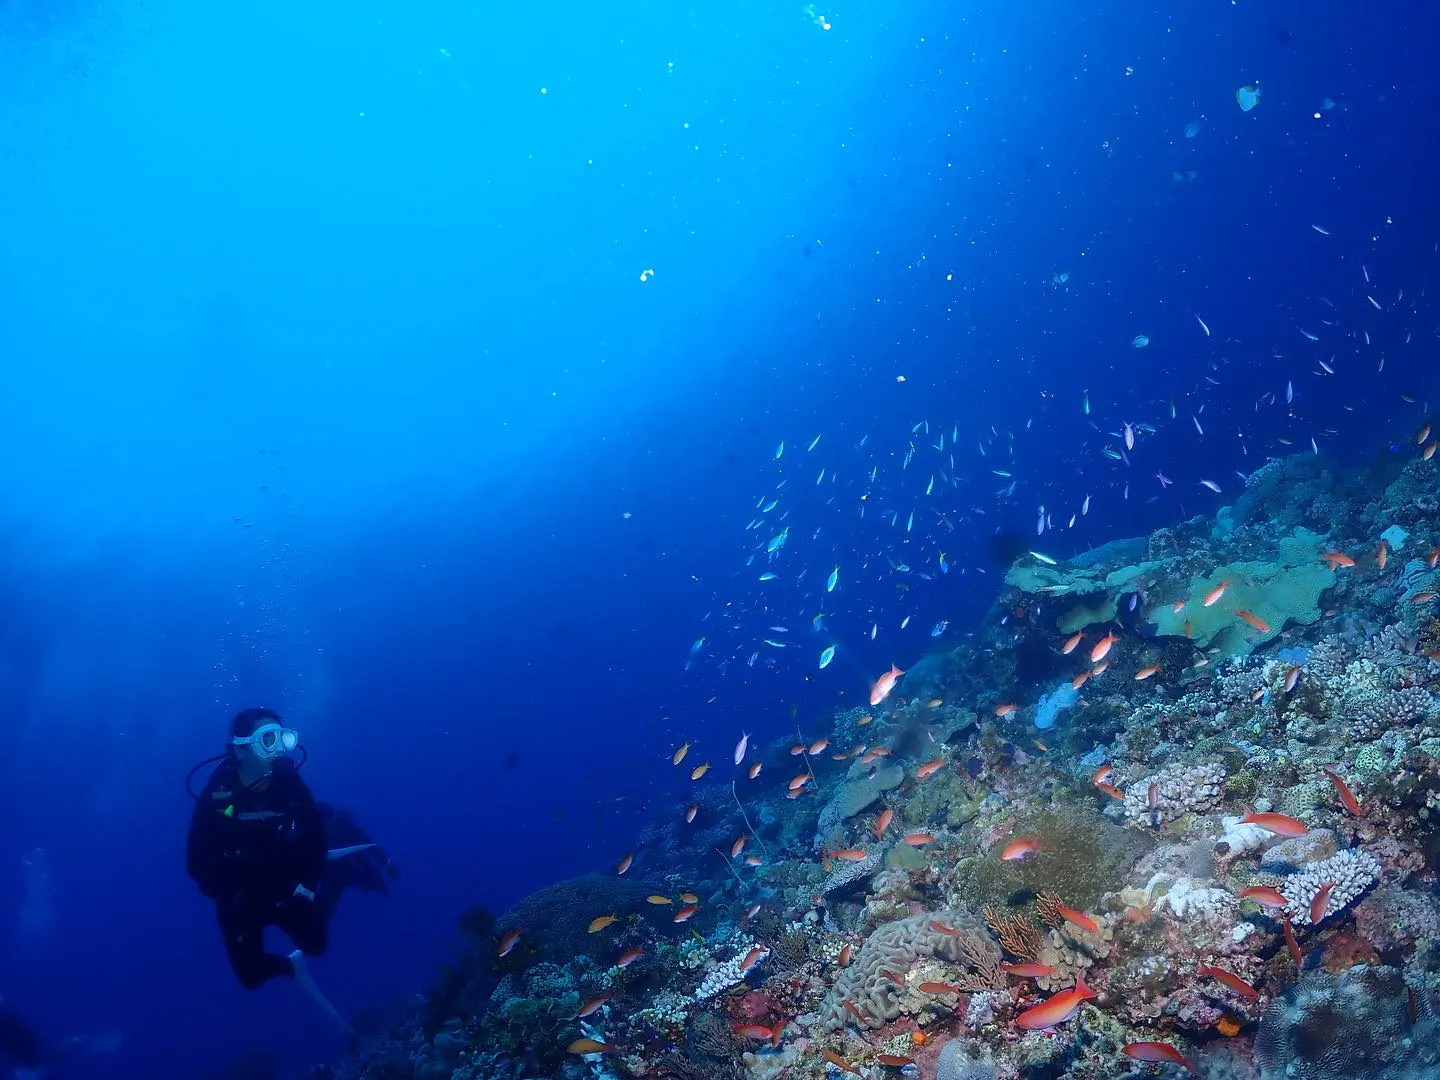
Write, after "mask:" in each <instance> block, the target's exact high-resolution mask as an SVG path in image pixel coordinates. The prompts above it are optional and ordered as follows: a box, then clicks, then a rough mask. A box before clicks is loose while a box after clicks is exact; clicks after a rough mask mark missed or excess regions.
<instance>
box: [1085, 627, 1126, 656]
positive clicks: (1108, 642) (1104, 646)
mask: <svg viewBox="0 0 1440 1080" xmlns="http://www.w3.org/2000/svg"><path fill="white" fill-rule="evenodd" d="M1119 640H1120V639H1119V638H1118V637H1116V636H1115V634H1114V632H1113V631H1112V632H1111V633H1108V634H1106V635H1105V636H1104V637H1102V638H1101V639H1100V640H1099V641H1097V642H1096V643H1095V644H1094V646H1093V647H1092V648H1091V649H1090V662H1091V663H1092V664H1098V663H1099V662H1100V661H1101V660H1104V659H1105V657H1106V656H1108V655H1109V654H1110V649H1111V647H1112V646H1114V644H1115V642H1117V641H1119Z"/></svg>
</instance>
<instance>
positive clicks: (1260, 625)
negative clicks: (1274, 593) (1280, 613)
mask: <svg viewBox="0 0 1440 1080" xmlns="http://www.w3.org/2000/svg"><path fill="white" fill-rule="evenodd" d="M1235 617H1236V618H1239V619H1244V620H1245V621H1246V622H1247V623H1249V624H1250V625H1251V626H1253V627H1254V628H1255V629H1256V630H1258V631H1260V633H1262V634H1268V633H1269V632H1270V624H1269V623H1267V622H1266V621H1265V620H1264V619H1262V618H1260V616H1259V615H1256V614H1255V613H1254V612H1253V611H1245V610H1243V609H1241V608H1237V609H1236V611H1235ZM1145 1045H1149V1044H1148V1043H1147V1044H1145ZM1155 1045H1157V1046H1164V1045H1166V1044H1165V1043H1156V1044H1155Z"/></svg>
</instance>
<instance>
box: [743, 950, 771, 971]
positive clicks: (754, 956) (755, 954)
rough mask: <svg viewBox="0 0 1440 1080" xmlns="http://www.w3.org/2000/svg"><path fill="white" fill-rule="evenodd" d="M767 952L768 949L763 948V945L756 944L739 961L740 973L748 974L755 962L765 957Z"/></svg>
mask: <svg viewBox="0 0 1440 1080" xmlns="http://www.w3.org/2000/svg"><path fill="white" fill-rule="evenodd" d="M769 952H770V950H769V949H767V948H765V947H764V946H763V945H756V946H755V947H754V948H753V949H751V950H750V951H749V952H748V953H746V954H745V959H744V960H742V961H740V974H741V975H748V974H749V973H750V969H751V968H753V967H754V966H755V965H756V964H758V963H759V962H760V961H761V960H763V959H765V957H766V956H767V955H769Z"/></svg>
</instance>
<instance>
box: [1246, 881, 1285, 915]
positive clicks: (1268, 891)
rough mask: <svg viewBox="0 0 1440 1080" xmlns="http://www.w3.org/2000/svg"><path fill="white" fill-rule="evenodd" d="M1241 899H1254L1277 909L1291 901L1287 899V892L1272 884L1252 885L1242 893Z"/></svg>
mask: <svg viewBox="0 0 1440 1080" xmlns="http://www.w3.org/2000/svg"><path fill="white" fill-rule="evenodd" d="M1240 899H1241V900H1254V901H1255V903H1257V904H1259V905H1260V906H1261V907H1263V908H1268V909H1270V910H1271V911H1277V910H1279V909H1280V908H1283V907H1285V906H1286V905H1287V904H1289V902H1290V901H1288V900H1286V899H1285V894H1284V893H1282V892H1281V891H1280V890H1279V889H1277V888H1275V887H1274V886H1272V885H1251V886H1250V887H1249V888H1248V889H1245V890H1243V891H1242V892H1241V893H1240Z"/></svg>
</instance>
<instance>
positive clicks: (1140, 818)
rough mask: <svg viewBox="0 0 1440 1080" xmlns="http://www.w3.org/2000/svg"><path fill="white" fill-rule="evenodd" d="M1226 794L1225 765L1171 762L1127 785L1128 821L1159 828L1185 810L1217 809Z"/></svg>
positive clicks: (1133, 823) (1190, 811) (1126, 818)
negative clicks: (1178, 763) (1154, 772)
mask: <svg viewBox="0 0 1440 1080" xmlns="http://www.w3.org/2000/svg"><path fill="white" fill-rule="evenodd" d="M1152 788H1153V796H1152ZM1224 794H1225V769H1224V767H1223V766H1221V765H1218V764H1214V763H1211V764H1207V765H1192V766H1188V767H1187V766H1184V765H1170V766H1167V767H1166V768H1164V769H1161V770H1160V771H1159V772H1158V773H1156V774H1155V775H1154V776H1146V777H1142V778H1141V779H1139V780H1137V781H1135V782H1134V783H1133V784H1131V785H1130V786H1129V787H1127V788H1126V789H1125V804H1124V805H1125V823H1126V824H1127V825H1148V826H1150V827H1151V828H1159V827H1160V826H1161V825H1166V824H1168V823H1169V822H1172V821H1174V820H1175V819H1176V818H1178V817H1183V816H1184V815H1185V814H1189V813H1195V812H1200V811H1205V810H1212V809H1214V808H1215V807H1216V806H1218V805H1220V800H1221V799H1222V798H1223V797H1224Z"/></svg>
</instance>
